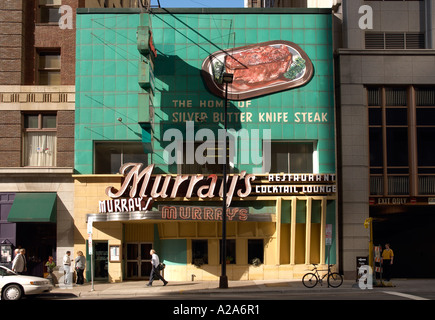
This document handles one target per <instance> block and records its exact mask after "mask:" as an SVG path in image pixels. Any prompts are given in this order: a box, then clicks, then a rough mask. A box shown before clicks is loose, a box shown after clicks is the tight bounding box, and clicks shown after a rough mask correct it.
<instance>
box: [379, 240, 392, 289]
mask: <svg viewBox="0 0 435 320" xmlns="http://www.w3.org/2000/svg"><path fill="white" fill-rule="evenodd" d="M393 260H394V252H393V250H391V249H390V244H389V243H386V244H385V249H384V251H382V269H383V272H382V274H383V277H384V279H385V280H386V281H390V280H391V269H392V266H393Z"/></svg>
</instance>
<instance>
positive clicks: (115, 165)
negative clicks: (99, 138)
mask: <svg viewBox="0 0 435 320" xmlns="http://www.w3.org/2000/svg"><path fill="white" fill-rule="evenodd" d="M94 148H95V153H94V154H95V160H94V163H95V165H94V173H96V174H104V173H106V174H107V173H109V174H115V173H118V172H119V168H121V166H122V165H123V164H125V163H129V162H133V163H143V167H146V166H147V165H148V154H147V153H145V150H144V146H143V144H142V142H114V141H110V142H106V141H104V142H95V146H94Z"/></svg>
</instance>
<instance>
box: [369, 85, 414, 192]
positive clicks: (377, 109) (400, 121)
mask: <svg viewBox="0 0 435 320" xmlns="http://www.w3.org/2000/svg"><path fill="white" fill-rule="evenodd" d="M367 92H368V94H367V97H368V105H369V148H370V150H369V151H370V173H371V181H370V193H371V194H372V195H383V194H389V195H407V194H409V159H408V154H409V150H408V144H409V143H408V112H409V95H408V88H406V87H385V88H384V87H373V88H368V90H367ZM385 177H386V179H385Z"/></svg>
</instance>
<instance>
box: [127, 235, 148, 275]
mask: <svg viewBox="0 0 435 320" xmlns="http://www.w3.org/2000/svg"><path fill="white" fill-rule="evenodd" d="M152 247H153V244H152V243H150V242H131V243H127V268H126V272H127V278H128V279H145V278H149V275H150V273H151V256H150V250H151V249H152Z"/></svg>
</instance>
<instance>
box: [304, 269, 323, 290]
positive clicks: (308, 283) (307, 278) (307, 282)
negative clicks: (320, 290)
mask: <svg viewBox="0 0 435 320" xmlns="http://www.w3.org/2000/svg"><path fill="white" fill-rule="evenodd" d="M317 282H319V279H318V278H317V276H316V275H315V274H314V273H311V272H310V273H307V274H305V275H304V277H303V278H302V283H303V284H304V286H305V287H307V288H314V287H315V286H316V285H317Z"/></svg>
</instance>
